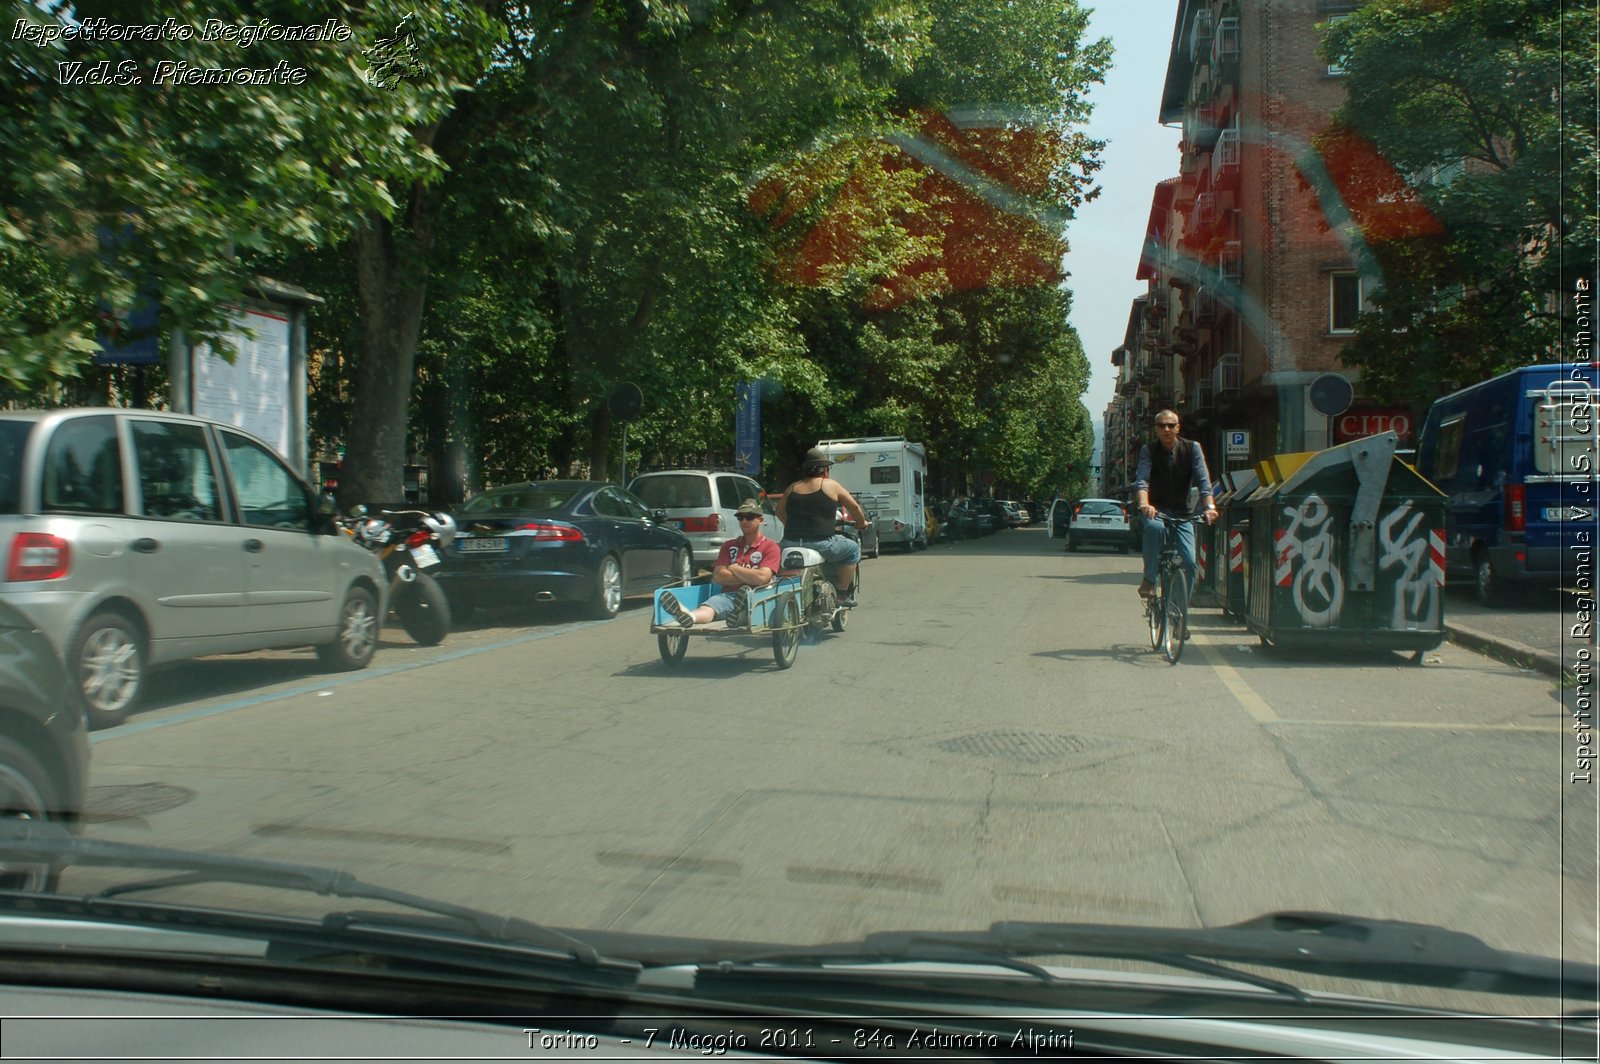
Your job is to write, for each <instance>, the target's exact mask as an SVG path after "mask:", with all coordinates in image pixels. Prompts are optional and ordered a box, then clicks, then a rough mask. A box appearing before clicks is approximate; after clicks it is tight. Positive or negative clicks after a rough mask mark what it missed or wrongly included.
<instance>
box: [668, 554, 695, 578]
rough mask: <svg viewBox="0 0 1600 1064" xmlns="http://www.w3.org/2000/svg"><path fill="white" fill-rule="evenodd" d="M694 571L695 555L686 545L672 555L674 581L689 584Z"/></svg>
mask: <svg viewBox="0 0 1600 1064" xmlns="http://www.w3.org/2000/svg"><path fill="white" fill-rule="evenodd" d="M693 572H694V555H693V554H691V553H690V552H689V548H687V547H685V548H684V549H683V550H680V551H679V552H678V553H677V554H674V555H673V556H672V582H673V583H674V584H687V583H688V582H689V578H690V577H691V576H692V575H693Z"/></svg>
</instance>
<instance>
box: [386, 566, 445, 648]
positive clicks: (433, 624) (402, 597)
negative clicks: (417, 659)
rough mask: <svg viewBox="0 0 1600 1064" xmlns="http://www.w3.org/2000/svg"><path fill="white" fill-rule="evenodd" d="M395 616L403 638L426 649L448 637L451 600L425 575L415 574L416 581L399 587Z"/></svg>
mask: <svg viewBox="0 0 1600 1064" xmlns="http://www.w3.org/2000/svg"><path fill="white" fill-rule="evenodd" d="M394 612H395V616H397V617H399V618H400V626H401V627H402V628H404V629H405V630H406V635H409V636H410V637H411V638H412V639H415V640H416V641H417V642H418V643H421V644H422V645H423V646H425V647H431V646H437V645H438V644H439V643H442V642H444V637H445V636H447V635H449V634H450V600H449V599H447V598H445V596H444V588H442V587H440V586H439V582H438V581H437V580H435V579H434V578H433V577H431V576H429V575H428V574H427V573H418V574H417V577H416V579H415V580H412V581H410V582H409V583H404V584H401V585H400V586H399V589H398V590H396V592H395V602H394Z"/></svg>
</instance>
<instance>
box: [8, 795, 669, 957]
mask: <svg viewBox="0 0 1600 1064" xmlns="http://www.w3.org/2000/svg"><path fill="white" fill-rule="evenodd" d="M0 860H3V861H18V862H30V861H31V862H38V863H41V864H51V865H55V866H57V867H64V866H70V865H98V866H109V867H122V868H149V869H170V870H174V871H178V872H179V874H178V875H173V876H163V877H160V878H158V879H145V880H136V881H131V882H128V883H119V884H116V885H114V886H110V887H106V888H105V889H103V890H101V891H99V892H98V893H96V894H92V895H86V896H83V897H75V898H74V899H73V900H74V902H76V903H79V904H83V905H86V906H87V907H88V908H89V910H90V911H91V912H95V911H99V910H100V909H103V908H104V907H105V906H106V905H108V904H111V903H113V902H114V900H115V899H117V898H120V897H124V896H126V895H129V894H135V893H140V892H143V891H150V890H161V889H164V888H168V887H181V886H190V885H192V884H197V883H240V884H246V885H250V886H260V887H272V888H277V889H280V890H292V891H302V892H306V893H314V894H322V895H327V896H330V897H336V898H351V899H361V900H363V901H380V902H388V903H390V904H392V905H397V906H401V907H403V908H408V909H415V910H417V911H419V912H423V913H427V914H429V915H430V916H431V917H435V918H442V919H416V918H407V917H404V916H399V915H396V914H390V913H375V912H358V911H346V912H333V913H328V914H326V915H324V916H322V917H321V918H320V924H321V926H322V927H323V928H324V929H325V930H327V931H329V932H351V933H367V934H369V935H370V936H373V937H394V936H396V935H410V936H426V935H433V936H437V935H438V934H439V932H441V931H450V930H452V929H453V930H454V931H455V932H456V933H457V934H458V935H459V934H460V932H462V931H466V932H469V933H470V936H471V937H470V938H465V939H458V940H457V941H455V942H451V943H448V944H449V945H460V944H461V942H463V941H464V942H467V943H470V944H471V945H473V946H479V947H481V946H483V945H489V946H503V947H514V948H517V949H518V950H519V951H526V950H528V949H530V948H531V949H532V950H537V951H539V952H540V953H541V954H542V955H543V957H542V958H541V959H544V960H549V959H552V958H554V959H560V960H562V961H563V962H564V963H566V964H569V965H571V966H575V967H577V968H580V969H585V970H587V971H588V972H590V973H592V974H595V975H598V976H603V977H605V981H608V982H609V981H619V982H631V981H632V980H633V979H634V978H636V977H637V975H638V973H639V971H640V970H641V966H640V965H639V964H638V963H636V962H634V961H626V960H618V959H615V958H611V957H605V956H602V955H601V954H600V952H599V951H598V950H596V949H595V948H594V947H593V946H591V945H589V944H588V943H587V942H584V941H583V940H582V939H580V938H576V937H574V936H572V935H569V934H567V933H565V932H563V931H558V930H556V929H554V928H550V927H545V926H544V925H542V924H537V923H534V922H532V921H529V920H523V919H521V918H519V917H515V916H505V915H502V914H499V913H492V912H487V911H484V910H481V909H473V908H470V907H468V906H464V905H456V904H454V903H452V902H446V901H440V900H438V899H436V898H428V897H424V896H422V895H419V894H409V893H407V892H405V891H400V890H394V889H392V888H390V887H384V886H379V885H377V884H374V883H367V882H363V881H362V880H360V879H357V878H356V877H355V876H353V875H351V874H350V873H349V872H344V871H340V870H338V869H331V868H322V867H319V866H316V865H302V864H292V863H290V862H287V861H272V860H265V859H262V858H254V857H234V856H230V855H226V854H211V853H197V852H190V851H187V850H176V849H168V848H165V847H159V846H140V845H132V844H128V843H120V842H105V841H102V840H99V839H86V838H81V837H79V836H76V835H73V834H72V833H71V832H69V831H67V830H66V829H65V828H63V827H62V826H61V825H59V824H55V823H51V822H48V821H38V820H16V819H12V818H4V819H0ZM249 915H256V914H249Z"/></svg>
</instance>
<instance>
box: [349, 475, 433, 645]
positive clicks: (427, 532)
mask: <svg viewBox="0 0 1600 1064" xmlns="http://www.w3.org/2000/svg"><path fill="white" fill-rule="evenodd" d="M340 527H341V528H343V529H344V531H345V533H346V534H348V535H349V536H350V537H351V538H352V539H354V540H355V541H356V542H357V543H359V544H361V546H363V547H366V548H367V549H368V550H370V551H372V552H374V553H375V554H377V556H378V559H379V560H380V561H382V562H383V571H384V573H385V574H386V575H387V576H388V577H389V598H388V602H389V606H390V608H391V609H393V610H394V613H395V616H396V617H397V618H399V620H400V626H401V627H402V628H404V629H405V630H406V634H407V635H409V636H410V637H411V638H412V639H415V640H416V641H417V642H418V643H421V644H422V645H423V646H434V645H436V644H438V643H441V642H443V641H444V637H445V636H447V635H449V634H450V602H449V600H448V599H446V598H445V594H444V589H443V588H442V587H440V586H439V582H438V581H437V580H435V579H434V578H433V577H431V576H429V575H428V573H427V570H428V569H431V568H433V567H434V566H435V565H438V564H439V562H440V561H441V558H440V552H441V551H443V550H444V549H445V548H446V547H448V546H449V545H450V544H451V543H452V542H454V540H455V538H456V522H455V518H453V517H451V516H450V515H449V514H447V513H442V512H430V511H427V510H380V511H378V515H377V516H369V515H368V513H367V508H366V507H365V506H357V507H355V508H354V509H352V510H351V511H350V517H349V518H348V519H347V520H345V521H341V522H340Z"/></svg>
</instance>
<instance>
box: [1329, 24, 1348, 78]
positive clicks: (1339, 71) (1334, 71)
mask: <svg viewBox="0 0 1600 1064" xmlns="http://www.w3.org/2000/svg"><path fill="white" fill-rule="evenodd" d="M1349 17H1350V16H1349V15H1334V16H1332V17H1331V18H1329V19H1328V22H1327V25H1328V26H1329V28H1332V27H1333V25H1334V24H1335V23H1339V22H1343V21H1344V20H1345V19H1347V18H1349ZM1328 76H1329V77H1330V78H1341V77H1344V67H1342V66H1340V65H1339V64H1338V63H1329V64H1328Z"/></svg>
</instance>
